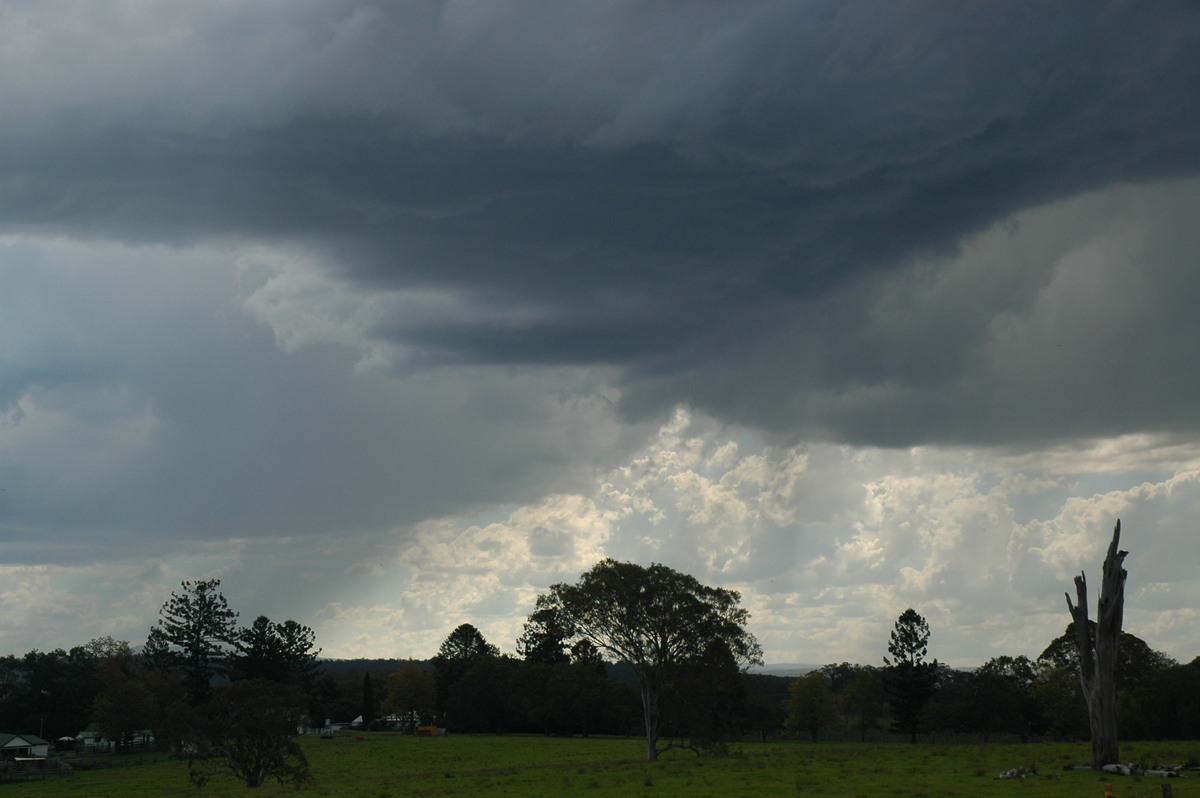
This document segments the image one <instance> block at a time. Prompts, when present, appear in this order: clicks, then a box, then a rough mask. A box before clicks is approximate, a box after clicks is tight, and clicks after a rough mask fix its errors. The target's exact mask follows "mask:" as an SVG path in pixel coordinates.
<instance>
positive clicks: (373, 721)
mask: <svg viewBox="0 0 1200 798" xmlns="http://www.w3.org/2000/svg"><path fill="white" fill-rule="evenodd" d="M238 617H239V616H238V614H237V613H236V612H234V611H233V610H232V609H231V608H230V607H229V605H228V603H227V601H226V600H225V598H224V596H223V595H222V594H221V591H220V582H219V581H218V580H207V581H205V580H201V581H195V582H184V583H182V585H181V588H180V590H178V591H175V592H172V594H171V596H170V598H169V599H168V600H167V601H166V602H165V603H164V605H163V607H162V609H161V610H160V613H159V619H158V622H157V623H156V624H155V626H154V627H153V628H152V629H151V630H150V632H149V634H148V636H147V639H146V642H145V644H144V645H143V646H142V647H141V650H140V651H137V652H135V651H134V650H133V648H132V647H131V646H130V644H129V643H128V642H125V641H118V640H113V639H112V638H97V639H95V640H92V641H90V642H88V643H87V644H85V645H83V646H79V647H75V648H72V649H70V650H69V651H64V650H62V649H56V650H55V651H51V652H39V651H31V652H29V653H27V654H25V655H24V656H22V657H18V656H15V655H10V656H7V657H3V658H0V730H11V731H21V732H27V733H38V734H39V736H42V737H44V738H47V739H55V738H57V737H59V736H72V737H73V736H74V735H75V734H76V733H78V732H79V731H80V730H82V729H84V728H85V727H86V726H87V725H88V724H89V723H92V722H95V723H97V724H99V726H100V730H101V733H102V734H104V735H105V736H106V737H107V738H108V739H109V740H114V741H116V742H117V743H118V745H127V744H130V743H132V742H133V741H134V740H136V739H138V738H139V737H140V736H142V735H144V734H145V733H146V732H147V731H149V732H150V733H151V734H152V738H153V740H154V743H155V744H156V745H157V746H159V747H162V748H166V749H175V750H180V749H181V748H182V747H183V746H184V743H185V741H190V742H189V743H188V744H189V745H192V746H193V747H195V746H196V745H197V742H196V741H197V740H199V741H202V742H203V745H206V746H208V749H207V750H208V752H209V753H217V754H219V755H220V756H218V757H217V758H218V759H220V758H221V757H224V756H225V753H222V752H228V751H229V750H233V749H234V748H235V743H238V742H240V740H241V738H243V737H247V736H250V737H252V736H253V734H252V732H254V729H258V732H254V733H261V732H262V727H264V726H269V727H270V728H271V729H274V730H276V731H275V733H278V734H280V735H283V736H284V737H290V736H294V734H295V733H296V730H297V729H298V728H300V727H302V726H314V727H319V726H321V725H323V721H324V719H326V718H334V719H337V720H349V719H351V718H353V717H355V716H362V720H363V723H364V727H365V728H394V727H396V725H397V724H399V725H404V726H407V727H410V728H411V727H412V726H415V725H426V726H429V725H432V726H438V727H447V728H449V729H451V730H453V731H455V732H488V733H514V732H523V733H538V734H557V735H575V734H580V735H589V734H620V735H638V736H644V737H645V739H646V751H647V758H648V759H654V758H655V757H657V756H658V755H659V754H660V753H662V752H663V751H666V750H670V749H671V748H687V749H689V750H692V751H697V752H700V751H704V750H709V749H714V748H719V747H720V746H722V745H723V744H724V743H725V742H726V741H729V740H734V739H742V738H745V737H748V736H752V737H755V738H758V739H765V738H767V737H770V736H778V735H791V736H799V737H802V738H806V739H811V740H821V739H833V738H837V739H859V740H867V739H880V738H881V737H882V736H883V735H885V734H889V733H890V734H899V735H903V736H904V738H906V739H909V740H912V741H915V740H916V739H917V737H918V735H919V734H929V733H935V732H937V733H943V734H957V735H972V736H974V737H975V738H977V739H983V740H985V741H986V740H990V739H997V738H1001V737H1003V738H1006V739H1021V740H1030V739H1087V737H1088V732H1089V730H1088V718H1087V711H1086V705H1085V702H1084V700H1083V697H1082V693H1081V691H1080V680H1079V671H1078V662H1079V657H1078V655H1077V645H1078V643H1077V641H1078V639H1080V637H1079V636H1078V635H1076V634H1075V630H1074V629H1073V628H1072V626H1073V624H1072V625H1069V626H1068V627H1067V629H1066V630H1065V631H1064V633H1063V635H1061V636H1060V637H1058V638H1056V639H1055V640H1053V641H1051V643H1050V644H1049V645H1048V646H1047V647H1046V649H1045V650H1044V651H1043V652H1042V653H1041V655H1040V656H1039V657H1037V659H1035V660H1031V659H1029V658H1027V657H1025V656H1015V657H1012V656H1001V657H995V658H993V659H992V660H989V661H988V662H987V663H984V665H983V666H982V667H980V668H978V669H976V670H974V671H961V670H953V669H950V668H948V667H946V666H945V665H943V664H941V663H939V662H938V661H937V660H936V659H932V660H931V659H929V657H928V650H929V639H930V629H929V626H928V624H927V623H926V621H925V619H924V618H923V617H921V616H920V615H919V614H918V613H917V612H916V611H915V610H913V609H909V610H906V611H905V612H904V613H902V614H901V616H900V617H899V618H898V619H897V621H896V624H895V627H894V628H893V630H892V633H891V636H890V638H889V640H888V641H887V652H888V654H887V656H886V657H884V658H883V664H882V665H879V666H874V665H855V664H850V663H840V664H830V665H826V666H824V667H822V668H820V669H818V670H815V671H813V672H811V673H808V674H806V675H804V676H801V677H799V678H794V679H793V678H783V677H775V676H767V675H763V674H754V673H748V672H747V670H746V666H747V665H749V664H752V663H758V662H761V653H760V649H759V647H758V643H757V642H756V640H755V639H754V637H753V635H751V634H750V632H749V631H748V629H747V624H748V614H747V613H746V611H745V610H744V609H743V608H741V606H740V596H738V594H737V593H736V592H735V591H729V590H724V589H721V588H713V587H709V586H706V585H702V584H701V583H699V582H698V581H697V580H695V579H694V578H693V577H691V576H689V575H687V574H681V573H679V572H677V571H674V570H672V569H670V568H667V567H666V566H663V565H659V564H654V565H651V566H649V567H643V566H640V565H636V564H633V563H621V562H617V561H614V560H603V561H601V562H600V563H597V564H596V566H594V567H593V568H592V569H591V570H590V571H588V572H586V573H584V574H582V575H581V577H580V579H579V581H578V582H576V583H574V584H559V585H553V586H552V587H551V588H550V590H549V591H548V592H547V593H546V594H544V595H542V596H540V597H539V598H538V600H537V603H536V606H535V608H534V610H533V612H532V613H531V614H530V616H529V617H528V619H527V621H526V623H525V627H524V630H523V633H522V635H521V637H520V638H519V639H518V640H517V641H516V654H515V655H508V654H502V653H500V651H499V649H498V648H497V647H496V646H495V645H493V644H491V643H489V642H488V641H487V640H486V639H485V638H484V636H483V634H482V633H480V631H479V630H478V629H477V628H476V627H474V626H473V625H471V624H470V623H464V624H461V625H460V626H458V627H457V628H455V629H454V630H452V631H451V632H450V633H449V635H448V636H447V637H446V639H445V640H444V641H443V643H442V645H441V647H440V648H439V650H438V652H437V654H436V655H435V656H434V657H433V658H432V659H431V660H427V661H418V660H409V661H403V662H395V661H388V662H380V663H366V662H364V663H361V666H360V667H358V666H352V667H350V669H349V671H348V672H347V668H346V667H345V666H346V663H340V665H339V667H334V666H335V664H336V663H333V662H329V661H322V660H320V659H319V654H320V649H319V648H317V647H316V641H315V636H314V634H313V632H312V630H311V629H309V628H308V627H306V626H303V625H301V624H299V623H296V622H295V621H292V620H285V621H282V622H274V621H271V620H270V619H268V618H266V617H265V616H259V617H257V618H256V619H255V620H254V621H253V622H252V623H251V624H250V625H249V626H245V627H243V626H240V625H239V623H238ZM1116 688H1117V705H1118V713H1119V716H1120V724H1121V728H1122V729H1123V730H1124V733H1125V734H1126V735H1127V736H1131V737H1140V738H1195V737H1196V736H1200V728H1197V726H1198V725H1200V720H1197V719H1198V718H1200V658H1197V659H1196V660H1194V661H1192V662H1191V663H1188V664H1186V665H1181V664H1179V663H1176V662H1175V661H1173V660H1172V659H1171V658H1170V657H1167V656H1166V655H1164V654H1162V653H1160V652H1157V651H1154V650H1153V649H1151V648H1150V647H1149V646H1148V645H1147V644H1146V643H1145V642H1144V641H1142V640H1140V639H1139V638H1137V637H1135V636H1133V635H1131V634H1128V633H1123V635H1122V638H1121V643H1120V647H1119V659H1118V662H1117V664H1116ZM268 721H269V722H268ZM239 735H240V737H239ZM203 745H202V746H201V748H203ZM289 763H290V764H289ZM279 766H280V768H283V771H284V772H286V767H293V768H300V765H299V764H298V760H295V759H292V760H286V759H285V760H280V763H279ZM285 766H286V767H285ZM230 767H231V768H232V767H233V766H232V765H230ZM260 776H261V774H259V776H256V775H254V774H251V775H250V776H248V777H247V778H259V777H260ZM203 778H204V775H203V773H201V774H200V775H199V776H198V779H200V780H202V779H203Z"/></svg>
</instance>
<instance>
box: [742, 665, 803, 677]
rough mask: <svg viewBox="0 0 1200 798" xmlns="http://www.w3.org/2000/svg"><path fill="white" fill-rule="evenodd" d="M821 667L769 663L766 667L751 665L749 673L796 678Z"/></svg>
mask: <svg viewBox="0 0 1200 798" xmlns="http://www.w3.org/2000/svg"><path fill="white" fill-rule="evenodd" d="M820 669H821V666H820V665H804V664H801V663H794V662H783V663H770V662H769V663H767V664H766V665H751V666H750V667H749V668H748V669H747V671H748V672H749V673H761V674H765V675H767V676H790V677H792V678H795V677H797V676H803V675H804V674H806V673H808V672H809V671H815V670H820Z"/></svg>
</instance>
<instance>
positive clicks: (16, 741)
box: [0, 732, 50, 759]
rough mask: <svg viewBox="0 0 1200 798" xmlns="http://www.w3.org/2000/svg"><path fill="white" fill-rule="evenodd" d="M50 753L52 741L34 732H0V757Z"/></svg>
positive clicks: (25, 756) (14, 757) (22, 756)
mask: <svg viewBox="0 0 1200 798" xmlns="http://www.w3.org/2000/svg"><path fill="white" fill-rule="evenodd" d="M49 753H50V743H48V742H46V741H45V740H43V739H42V738H41V737H38V736H37V735H34V734H4V733H3V732H0V758H3V759H16V758H17V757H21V758H27V757H35V756H41V757H44V756H46V755H48V754H49Z"/></svg>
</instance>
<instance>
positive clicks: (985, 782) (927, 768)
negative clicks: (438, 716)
mask: <svg viewBox="0 0 1200 798" xmlns="http://www.w3.org/2000/svg"><path fill="white" fill-rule="evenodd" d="M303 745H304V750H305V752H306V753H307V755H308V757H309V761H310V764H311V765H312V774H313V778H312V780H311V781H309V782H308V783H306V784H304V785H302V786H300V787H299V788H298V789H297V788H296V787H291V786H280V785H277V784H274V783H271V784H268V785H267V786H265V787H263V788H261V789H259V790H257V791H255V792H254V793H251V794H254V795H264V796H270V795H293V796H294V795H300V796H337V798H359V797H361V798H367V797H368V796H369V797H370V798H384V797H385V796H386V797H387V798H391V797H392V796H409V795H426V796H481V795H487V796H491V795H496V796H523V797H524V798H529V797H530V796H544V795H555V796H630V795H634V796H637V795H647V796H650V795H657V796H676V795H678V796H687V798H702V797H703V796H714V797H716V796H720V797H721V798H727V797H728V796H763V795H803V796H830V798H835V797H836V798H856V797H857V796H862V797H863V798H880V797H881V796H928V797H929V798H950V797H952V796H971V797H972V798H974V797H975V796H979V797H980V798H982V797H984V796H1023V797H1024V796H1029V797H1030V798H1033V797H1034V796H1046V797H1047V798H1049V797H1050V796H1053V797H1054V798H1074V797H1075V796H1078V797H1079V798H1084V797H1085V796H1086V798H1104V792H1105V790H1104V783H1105V782H1106V781H1107V782H1109V783H1111V784H1112V786H1113V795H1114V796H1116V797H1117V798H1141V797H1142V796H1145V797H1146V798H1159V796H1161V795H1162V787H1161V785H1162V784H1163V783H1164V781H1165V780H1162V779H1156V778H1141V777H1137V776H1133V777H1120V776H1103V777H1102V776H1101V775H1099V774H1096V773H1092V772H1091V771H1078V770H1077V771H1068V770H1065V769H1064V765H1067V764H1078V763H1084V762H1086V761H1088V759H1089V756H1090V755H1089V747H1088V745H1087V744H1057V743H1055V744H1051V743H1039V744H1029V745H1008V744H991V745H973V744H946V745H942V744H919V745H915V746H913V745H907V744H901V743H888V744H871V743H868V744H865V745H859V744H852V743H819V744H811V743H804V742H772V743H742V744H738V745H734V746H733V747H732V748H731V750H730V753H729V754H728V755H726V756H706V757H701V758H697V757H694V756H693V755H692V754H690V753H687V752H682V751H675V752H670V753H668V754H666V755H665V756H664V757H663V758H662V759H660V760H659V761H658V762H654V763H648V762H645V761H644V760H643V759H642V757H643V756H644V750H645V741H644V740H640V739H637V738H628V739H626V738H587V739H583V738H569V739H565V738H552V737H524V736H503V737H500V736H474V735H462V736H450V737H443V738H417V737H408V736H400V735H392V734H365V735H355V734H344V735H339V736H338V737H336V738H334V739H325V740H322V739H318V738H315V737H311V738H305V739H304V740H303ZM1121 752H1122V758H1123V759H1125V760H1126V761H1138V762H1142V763H1144V764H1146V765H1155V764H1164V763H1187V762H1191V763H1193V764H1194V763H1196V762H1197V761H1198V760H1200V742H1163V743H1125V744H1123V745H1122V747H1121ZM1010 768H1028V769H1031V770H1036V775H1034V776H1030V777H1028V778H1026V779H1024V780H1021V781H1014V780H1000V779H999V778H997V776H998V774H999V773H1000V771H1002V770H1008V769H1010ZM1194 775H1195V777H1194V778H1192V779H1187V780H1180V779H1172V780H1170V783H1171V786H1172V788H1173V791H1174V796H1175V798H1186V797H1187V796H1194V797H1195V798H1200V773H1196V774H1194ZM246 793H247V790H246V788H245V787H244V786H242V785H241V784H240V783H237V782H235V781H233V780H232V779H225V778H218V779H214V780H213V781H212V782H211V783H210V784H209V785H208V786H206V787H204V788H203V789H199V788H195V787H192V786H190V785H189V784H188V766H187V763H186V762H183V761H167V762H160V763H157V764H152V765H141V766H137V767H128V768H116V769H107V770H88V771H80V772H77V773H76V774H75V776H74V777H72V778H67V779H56V780H47V781H44V782H26V783H18V784H5V785H0V798H8V797H9V796H12V797H13V798H16V796H32V795H43V796H44V795H53V796H71V795H77V796H88V798H105V796H111V797H112V798H132V797H133V796H172V795H189V794H195V795H199V796H226V795H245V794H246Z"/></svg>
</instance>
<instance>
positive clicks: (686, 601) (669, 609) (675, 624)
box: [534, 559, 762, 760]
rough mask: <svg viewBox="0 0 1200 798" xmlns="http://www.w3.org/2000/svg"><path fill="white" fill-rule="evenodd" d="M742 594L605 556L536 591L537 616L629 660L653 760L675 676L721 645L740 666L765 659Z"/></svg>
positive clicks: (569, 636) (659, 567)
mask: <svg viewBox="0 0 1200 798" xmlns="http://www.w3.org/2000/svg"><path fill="white" fill-rule="evenodd" d="M740 600H741V596H740V595H739V594H738V593H737V592H736V591H732V590H725V589H722V588H714V587H708V586H706V585H702V584H701V583H700V582H699V581H697V580H696V578H695V577H693V576H690V575H688V574H683V573H680V572H678V571H675V570H673V569H671V568H669V567H667V566H665V565H661V564H658V563H654V564H652V565H650V566H649V567H643V566H640V565H636V564H634V563H628V562H618V561H616V560H613V559H605V560H602V561H600V562H599V563H597V564H596V565H595V566H593V567H592V569H591V570H590V571H587V572H586V573H584V574H583V575H582V576H581V577H580V580H579V582H577V583H576V584H573V585H568V584H556V585H553V586H552V587H551V588H550V592H549V593H547V594H545V595H543V596H540V597H538V601H537V612H535V614H534V617H535V618H536V617H537V616H538V615H540V614H543V613H550V614H551V615H552V616H553V617H554V624H556V625H557V626H558V628H561V629H562V630H563V631H564V632H565V634H566V637H567V639H568V640H577V641H578V640H587V641H588V642H590V643H591V644H592V645H593V646H595V647H596V649H598V650H599V651H601V652H605V653H607V654H609V655H610V656H612V657H613V658H614V659H616V660H617V661H620V662H625V663H628V664H629V666H630V667H631V668H632V669H633V673H634V675H635V677H636V679H637V683H638V687H639V689H640V691H641V697H642V709H643V716H644V720H645V726H646V758H647V759H649V760H653V759H656V758H657V757H658V754H659V753H660V749H659V745H658V740H659V723H660V720H661V719H662V716H663V709H664V707H663V706H662V704H663V697H664V694H665V693H666V690H667V687H668V685H669V684H670V683H671V682H672V680H673V679H676V678H677V677H679V676H680V675H682V674H684V673H685V672H687V671H688V670H689V669H690V668H695V667H696V666H698V665H701V664H703V663H706V662H709V661H711V659H712V653H713V651H714V649H715V648H716V649H720V650H721V651H723V652H724V653H726V654H727V655H728V657H729V658H730V659H731V660H732V661H733V662H735V663H737V664H738V665H739V666H740V665H746V664H749V663H760V662H761V655H762V651H761V649H760V647H759V645H758V641H757V640H755V638H754V636H753V635H752V634H750V632H749V631H747V629H746V623H747V621H748V620H749V617H750V616H749V613H748V612H747V611H746V610H745V609H744V608H742V607H741V606H740V605H739V601H740ZM663 750H665V749H663Z"/></svg>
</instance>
